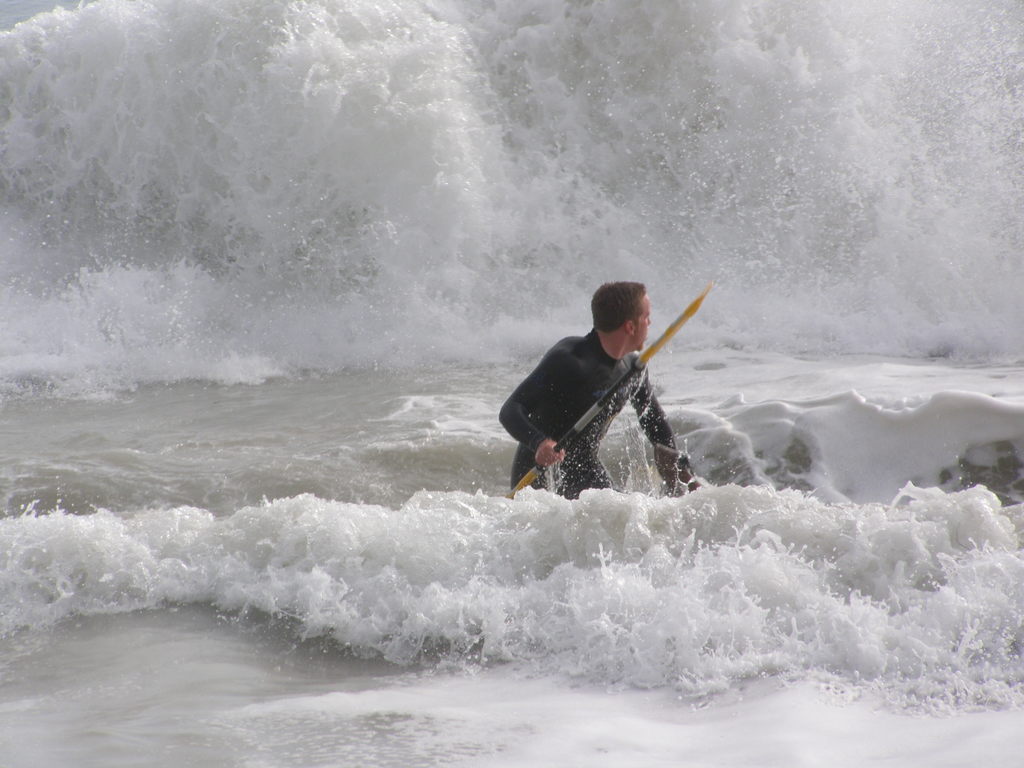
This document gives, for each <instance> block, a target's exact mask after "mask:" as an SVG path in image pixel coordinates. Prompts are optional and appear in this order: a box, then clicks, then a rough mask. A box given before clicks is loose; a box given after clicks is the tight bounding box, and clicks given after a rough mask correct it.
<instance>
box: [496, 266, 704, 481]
mask: <svg viewBox="0 0 1024 768" xmlns="http://www.w3.org/2000/svg"><path fill="white" fill-rule="evenodd" d="M712 285H714V283H708V284H707V287H705V288H704V290H703V291H702V292H701V294H700V296H698V297H697V298H696V299H694V300H693V301H691V302H690V306H688V307H687V308H686V309H684V310H683V313H682V314H681V315H679V317H677V318H676V319H675V322H673V323H672V325H670V326H669V327H668V328H667V329H666V330H665V332H664V333H663V334H661V336H659V337H658V340H657V341H655V342H654V343H653V344H651V345H650V346H649V347H647V349H645V350H644V351H643V352H641V353H640V354H639V355H637V356H636V357H634V358H633V360H632V363H631V364H630V366H629V368H628V369H627V370H625V371H624V372H623V373H622V375H621V376H619V378H618V379H616V380H615V383H614V384H612V385H611V386H610V387H609V388H608V389H607V390H605V393H604V394H603V395H601V397H599V398H598V400H597V402H596V403H594V404H593V405H592V406H590V408H588V409H587V412H586V413H584V414H583V415H582V416H580V418H579V419H577V420H576V423H575V424H573V425H572V427H570V428H569V430H568V431H567V432H566V433H565V434H564V435H562V436H561V437H560V438H559V439H558V442H557V443H555V452H556V453H557V452H559V451H563V450H565V449H566V447H567V446H568V445H569V443H570V442H572V440H573V438H574V437H576V435H578V434H579V433H580V432H582V431H583V430H584V429H586V427H587V425H588V424H589V423H590V422H591V421H593V420H594V418H595V417H596V416H597V415H598V414H599V413H601V411H603V410H604V409H605V408H606V407H608V404H609V403H610V402H611V401H612V399H613V398H614V397H615V396H616V394H618V392H619V390H620V389H621V388H622V387H623V386H624V385H625V384H626V383H627V382H628V381H629V380H630V379H631V378H633V377H634V376H636V375H638V374H639V373H640V372H642V371H643V370H644V368H646V367H647V363H648V362H650V359H651V358H652V357H654V356H655V355H656V354H658V352H659V351H660V350H661V348H662V347H664V346H665V345H666V344H667V343H668V341H669V339H671V338H672V337H673V336H675V334H676V332H677V331H678V330H679V329H680V328H682V327H683V326H684V325H685V324H686V321H687V320H689V319H690V318H691V317H693V316H694V315H695V314H697V310H698V309H700V305H701V304H702V303H703V301H704V297H705V296H707V295H708V291H710V290H711V286H712ZM542 471H543V468H542V467H534V468H533V469H531V470H530V471H529V472H527V473H526V474H525V475H523V477H522V478H521V479H520V480H519V482H518V483H516V487H515V488H513V489H512V492H511V493H509V494H508V498H510V499H511V498H512V497H513V496H515V495H516V494H517V493H519V491H521V490H522V489H523V488H525V487H526V486H528V485H530V484H531V483H532V482H533V481H534V480H536V479H537V478H538V477H540V473H541V472H542Z"/></svg>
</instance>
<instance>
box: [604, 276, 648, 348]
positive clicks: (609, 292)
mask: <svg viewBox="0 0 1024 768" xmlns="http://www.w3.org/2000/svg"><path fill="white" fill-rule="evenodd" d="M590 310H591V312H592V313H593V315H594V327H595V328H596V329H597V330H598V331H600V332H601V333H603V334H610V333H614V332H616V331H619V332H621V335H623V336H624V337H626V338H625V339H624V341H625V343H626V346H628V347H629V349H628V350H627V351H630V352H633V351H637V350H640V349H642V348H643V345H644V342H645V341H646V340H647V329H648V327H649V326H650V324H651V302H650V299H648V298H647V289H646V288H645V287H644V284H643V283H630V282H618V283H605V284H604V285H602V286H601V287H600V288H598V289H597V290H596V291H595V292H594V297H593V299H591V301H590Z"/></svg>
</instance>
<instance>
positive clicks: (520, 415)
mask: <svg viewBox="0 0 1024 768" xmlns="http://www.w3.org/2000/svg"><path fill="white" fill-rule="evenodd" d="M544 367H545V366H544V361H542V362H541V364H540V365H538V366H537V368H536V369H534V371H533V373H531V374H530V375H529V376H527V377H526V378H525V379H523V382H522V383H521V384H520V385H519V386H518V387H516V388H515V390H514V391H513V392H512V394H511V395H509V397H508V400H506V401H505V404H504V405H503V406H501V411H500V412H499V413H498V420H499V421H500V422H501V426H503V427H504V428H505V431H507V432H508V433H509V434H510V435H512V437H514V438H515V439H516V440H518V441H519V442H520V443H522V444H523V445H525V446H527V447H529V449H530V450H531V451H536V450H537V446H538V445H540V444H541V443H542V442H543V441H544V440H545V439H546V438H547V437H548V435H545V434H544V433H543V432H541V431H540V430H539V429H537V427H536V426H534V424H533V422H531V421H530V413H531V412H532V411H533V410H534V409H535V408H536V407H537V406H538V405H539V404H540V402H541V399H542V398H543V397H544V390H545V387H544V382H545V380H546V375H545V373H544ZM553 439H557V438H553Z"/></svg>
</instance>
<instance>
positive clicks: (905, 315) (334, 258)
mask: <svg viewBox="0 0 1024 768" xmlns="http://www.w3.org/2000/svg"><path fill="white" fill-rule="evenodd" d="M777 11H778V12H771V13H769V12H765V11H762V10H761V9H755V8H752V7H750V6H749V4H747V3H735V4H733V5H730V6H729V7H727V8H716V9H715V10H714V12H712V11H710V10H707V9H703V10H702V9H693V8H682V7H678V8H677V7H671V8H669V7H666V8H661V7H655V6H651V5H648V4H644V3H626V4H619V5H616V6H615V7H607V8H605V7H600V8H597V7H590V6H581V7H579V8H573V9H569V10H568V11H567V10H566V9H565V8H564V7H563V4H561V3H557V2H538V3H530V4H527V5H522V4H519V3H498V4H495V5H492V6H485V7H480V6H479V5H478V4H475V3H460V2H445V3H440V4H438V3H434V4H431V5H429V6H427V5H421V4H418V3H383V4H382V3H379V2H355V3H347V4H345V5H344V6H339V5H337V4H335V3H331V2H322V1H319V0H318V1H317V2H312V3H304V4H301V5H295V4H290V3H286V2H283V1H282V0H232V2H227V3H217V4H214V5H211V4H209V3H200V2H185V3H182V2H177V1H174V2H172V1H171V0H146V1H145V2H127V1H126V0H97V1H96V2H92V3H88V4H86V5H84V6H83V7H81V8H78V9H76V10H74V11H72V12H61V13H54V14H43V15H40V16H38V17H36V18H34V19H32V20H30V21H27V22H25V23H24V24H20V25H18V26H17V27H16V28H14V29H12V30H10V31H8V32H5V33H4V34H3V35H2V36H0V82H3V83H4V89H5V90H4V93H5V94H6V96H7V98H6V99H5V100H4V103H5V105H6V107H5V109H6V112H5V115H6V117H5V119H4V120H3V122H2V125H3V127H2V129H0V194H2V196H3V199H4V200H5V203H6V204H5V205H4V210H5V216H4V218H3V221H2V223H0V226H2V228H3V231H4V237H2V238H0V242H2V245H0V247H2V248H3V249H4V252H3V257H4V258H3V267H2V274H3V281H2V283H0V296H2V301H0V307H2V310H0V311H2V315H0V322H2V323H3V325H4V326H5V328H7V329H9V331H8V332H7V333H5V334H4V338H5V342H4V343H5V344H6V345H7V347H8V350H7V352H8V354H7V355H6V356H5V357H6V364H5V369H4V370H3V371H0V375H2V376H3V377H4V378H5V379H7V380H8V381H10V380H24V379H42V380H45V381H47V382H51V383H52V382H54V381H56V382H69V383H70V382H74V381H76V380H77V381H80V382H93V388H94V389H95V388H102V387H103V386H112V387H116V386H119V385H125V386H131V385H132V384H134V383H138V382H140V381H141V382H145V381H153V380H172V381H173V380H179V379H181V378H183V377H184V378H188V377H204V378H211V379H213V380H221V379H226V380H229V381H232V380H237V379H239V378H240V379H246V380H249V379H256V378H258V377H259V376H262V375H269V374H270V373H272V372H280V373H285V374H288V373H294V372H296V371H299V370H307V369H309V368H318V369H324V368H326V369H335V368H339V367H343V366H345V365H351V364H366V363H370V362H378V363H384V364H387V365H396V364H407V363H409V362H416V361H422V360H424V359H436V358H437V357H446V358H454V359H461V360H466V359H470V358H472V359H479V358H481V357H483V358H486V359H490V360H496V359H501V358H503V357H505V356H506V355H507V353H508V351H509V349H516V350H523V351H526V350H529V351H530V352H531V353H533V352H535V351H536V350H537V349H539V348H541V347H543V346H544V345H545V344H547V343H550V339H551V338H553V337H557V336H558V335H560V334H563V333H567V332H574V331H578V330H579V328H580V327H581V326H583V327H584V328H585V327H586V325H587V324H588V322H589V318H588V317H587V313H586V300H587V297H588V296H589V294H590V292H591V291H592V290H593V288H594V286H595V285H596V284H597V283H599V282H601V281H602V280H605V279H612V278H616V277H635V278H639V279H642V280H645V281H647V282H648V283H649V284H650V285H651V291H652V294H653V297H654V299H655V303H656V305H657V306H659V307H662V308H663V311H665V312H666V314H669V313H671V312H672V311H673V308H674V307H676V306H679V305H682V304H683V303H684V302H685V301H686V300H688V299H689V298H690V297H691V295H692V294H693V293H695V292H696V290H697V288H698V287H699V286H700V285H703V283H704V281H705V280H707V279H709V278H715V279H716V280H717V282H718V287H717V288H716V290H715V292H714V293H713V294H712V297H711V298H710V299H709V301H708V302H707V303H706V306H705V307H704V309H702V312H701V315H700V318H699V322H695V323H694V324H693V327H692V328H690V329H688V331H687V333H688V335H689V336H690V338H691V340H692V341H693V342H694V343H695V344H698V345H699V346H702V347H715V346H720V345H722V344H727V345H740V346H744V347H747V348H755V349H774V350H785V351H789V352H792V351H810V352H813V353H817V354H820V353H823V352H824V353H828V352H834V351H839V352H851V351H858V352H860V351H875V352H879V353H886V354H910V355H914V356H920V355H928V354H935V353H938V354H953V355H959V356H961V357H967V358H973V359H982V360H984V359H990V358H993V357H997V358H999V357H1003V356H1010V357H1013V356H1017V357H1019V356H1020V354H1021V347H1020V338H1019V333H1017V329H1019V327H1021V325H1022V322H1024V319H1022V315H1021V312H1022V310H1021V308H1020V302H1019V301H1018V297H1019V294H1020V289H1021V279H1022V278H1021V275H1022V274H1024V270H1021V269H1020V257H1019V254H1020V252H1021V249H1020V244H1021V242H1024V234H1022V232H1021V224H1020V217H1019V216H1018V215H1017V212H1018V211H1019V210H1020V209H1021V207H1022V206H1021V200H1020V194H1021V192H1020V190H1021V189H1024V185H1022V184H1021V183H1020V176H1021V173H1022V172H1024V171H1022V169H1021V164H1020V160H1019V157H1018V155H1019V153H1015V151H1014V149H1013V143H1012V141H1011V140H1010V139H1009V138H1007V137H1012V135H1013V130H1014V125H1015V122H1014V121H1015V120H1016V115H1017V105H1016V102H1015V101H1014V99H1013V97H1012V92H1013V89H1012V88H1007V87H1006V86H1005V83H1006V82H1013V81H1014V78H1017V77H1018V76H1019V73H1018V72H1017V71H1016V69H1014V67H1015V62H1016V58H1015V57H1016V53H1017V41H1018V40H1019V35H1020V30H1021V29H1022V28H1024V20H1022V18H1021V11H1020V8H1019V6H1018V5H1016V4H1013V3H1010V2H1000V3H996V4H995V5H993V4H992V3H989V2H986V3H981V2H973V1H972V2H968V3H966V4H965V3H963V2H957V3H953V2H952V1H951V0H950V1H949V2H942V3H938V4H936V3H893V2H891V0H874V2H871V3H869V4H867V5H860V6H858V7H857V8H856V9H845V8H836V7H834V6H832V5H830V4H822V3H820V2H816V1H815V0H807V2H801V3H800V4H799V12H796V11H795V10H793V9H791V8H790V7H789V6H788V5H780V6H779V8H778V9H777ZM256 125H258V126H259V130H254V129H253V126H256ZM239 360H245V361H251V364H247V365H246V366H245V367H246V368H247V370H246V371H245V372H242V373H238V370H237V365H235V363H236V362H237V361H239ZM225 369H227V372H225ZM264 372H267V373H264ZM72 386H73V385H72Z"/></svg>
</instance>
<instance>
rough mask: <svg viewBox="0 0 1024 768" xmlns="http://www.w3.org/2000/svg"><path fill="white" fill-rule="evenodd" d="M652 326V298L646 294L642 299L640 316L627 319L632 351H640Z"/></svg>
mask: <svg viewBox="0 0 1024 768" xmlns="http://www.w3.org/2000/svg"><path fill="white" fill-rule="evenodd" d="M650 327H651V300H650V298H648V296H647V295H646V294H645V295H644V297H643V299H641V301H640V316H639V317H637V318H636V319H635V320H627V321H626V330H627V331H629V337H630V340H631V342H632V343H631V345H630V349H629V351H630V352H639V351H640V350H641V349H643V348H644V343H645V342H646V341H647V331H648V329H650Z"/></svg>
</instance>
